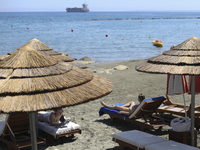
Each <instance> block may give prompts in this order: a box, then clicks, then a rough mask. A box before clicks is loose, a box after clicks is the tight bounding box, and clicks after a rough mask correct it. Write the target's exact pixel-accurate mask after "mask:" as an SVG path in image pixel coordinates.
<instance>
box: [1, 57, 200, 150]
mask: <svg viewBox="0 0 200 150" xmlns="http://www.w3.org/2000/svg"><path fill="white" fill-rule="evenodd" d="M144 61H145V60H135V61H124V62H109V63H101V64H97V65H89V68H88V70H91V71H93V72H94V73H95V74H97V75H99V76H102V77H105V78H108V79H110V81H111V82H112V83H113V85H114V90H113V92H112V93H110V94H109V95H107V96H105V97H103V98H100V99H97V100H94V101H91V102H88V103H84V104H80V105H77V106H72V107H67V108H64V115H65V116H66V117H70V118H71V120H72V121H73V122H75V123H77V124H79V125H80V126H81V127H82V134H75V135H76V137H77V139H76V140H70V139H69V138H66V137H63V138H60V139H59V140H57V141H55V142H54V143H47V144H46V145H41V146H40V147H39V149H40V150H43V149H46V150H119V149H120V148H119V145H118V144H117V143H115V142H113V141H112V137H111V136H110V135H111V134H112V133H116V132H121V131H128V130H134V129H137V130H140V128H139V126H137V125H135V124H134V123H131V122H125V121H122V120H116V121H115V122H114V124H111V122H110V118H109V116H108V115H103V116H101V117H100V116H99V109H100V108H101V105H100V101H104V102H105V103H107V104H115V103H119V102H120V103H127V102H129V101H135V102H136V103H138V102H137V96H138V94H139V93H144V94H145V96H146V98H152V97H157V96H165V93H166V82H167V75H166V74H148V73H141V72H137V71H136V70H135V65H137V64H140V63H143V62H144ZM118 65H125V66H128V67H129V69H127V70H113V69H112V68H114V67H116V66H118ZM185 97H186V101H187V102H186V103H187V105H189V104H190V99H191V95H188V94H185ZM170 99H171V100H172V101H173V102H174V103H180V104H183V97H182V96H181V95H177V96H170ZM199 105H200V95H196V106H199ZM2 118H3V117H2V115H1V117H0V120H2ZM168 129H171V127H170V126H165V127H164V128H163V129H162V130H151V131H150V130H148V131H146V132H148V133H151V134H154V135H157V136H161V137H163V138H166V139H168ZM41 136H43V135H42V134H41ZM197 143H199V144H198V147H199V148H200V135H198V142H197ZM4 149H7V147H6V145H4V144H2V143H0V150H4Z"/></svg>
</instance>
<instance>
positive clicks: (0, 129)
mask: <svg viewBox="0 0 200 150" xmlns="http://www.w3.org/2000/svg"><path fill="white" fill-rule="evenodd" d="M8 116H9V115H8V114H7V115H6V118H5V120H4V121H0V136H1V135H2V133H3V131H4V129H5V126H6V123H7V121H8Z"/></svg>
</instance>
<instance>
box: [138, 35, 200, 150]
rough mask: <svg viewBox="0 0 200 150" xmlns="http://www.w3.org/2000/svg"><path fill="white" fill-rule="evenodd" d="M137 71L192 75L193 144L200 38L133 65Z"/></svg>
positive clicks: (187, 41)
mask: <svg viewBox="0 0 200 150" xmlns="http://www.w3.org/2000/svg"><path fill="white" fill-rule="evenodd" d="M135 69H136V70H137V71H140V72H147V73H156V74H179V75H191V76H192V84H191V86H192V92H191V112H190V114H191V131H190V134H191V138H190V140H191V145H193V146H194V107H195V76H198V75H200V39H198V38H197V37H191V38H190V39H188V40H186V41H184V42H183V43H181V44H179V45H177V46H174V47H173V48H172V49H171V50H169V51H166V52H163V53H162V54H161V55H158V56H155V57H152V58H149V59H148V60H147V62H145V63H143V64H141V65H138V66H136V67H135Z"/></svg>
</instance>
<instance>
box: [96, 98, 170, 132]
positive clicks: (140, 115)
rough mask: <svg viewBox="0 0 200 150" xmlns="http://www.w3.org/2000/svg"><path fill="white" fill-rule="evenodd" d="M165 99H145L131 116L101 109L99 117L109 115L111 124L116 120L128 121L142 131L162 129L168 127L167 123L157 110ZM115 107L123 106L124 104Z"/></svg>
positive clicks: (105, 108) (104, 108)
mask: <svg viewBox="0 0 200 150" xmlns="http://www.w3.org/2000/svg"><path fill="white" fill-rule="evenodd" d="M165 99H166V98H165V97H163V96H161V97H155V98H150V99H144V100H143V101H142V102H141V103H140V105H139V106H138V107H137V108H136V110H135V111H134V112H133V113H132V114H131V115H124V114H119V113H118V112H119V111H118V110H114V109H109V108H107V107H101V109H100V110H99V116H102V115H103V114H108V115H109V116H110V118H111V122H113V121H114V119H115V118H119V119H122V120H126V121H133V122H134V123H135V124H138V125H139V126H140V128H141V130H144V129H154V128H162V127H163V126H164V125H166V123H165V122H164V120H163V119H162V118H161V116H160V115H159V114H158V113H157V108H158V107H159V106H160V105H161V104H162V102H163V101H164V100H165ZM115 105H116V106H122V105H123V104H115ZM138 119H143V120H144V122H141V121H139V120H138Z"/></svg>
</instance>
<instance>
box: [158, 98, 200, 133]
mask: <svg viewBox="0 0 200 150" xmlns="http://www.w3.org/2000/svg"><path fill="white" fill-rule="evenodd" d="M157 111H158V112H159V113H169V114H175V115H178V116H185V109H184V105H180V104H174V103H173V102H172V101H171V100H170V99H169V97H168V95H166V100H165V101H163V104H161V105H160V107H158V110H157ZM186 112H187V116H188V117H190V106H186ZM199 124H200V106H198V107H195V127H196V128H197V129H199V127H198V125H199Z"/></svg>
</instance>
